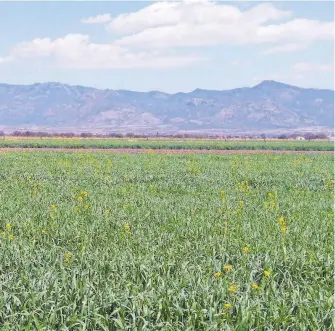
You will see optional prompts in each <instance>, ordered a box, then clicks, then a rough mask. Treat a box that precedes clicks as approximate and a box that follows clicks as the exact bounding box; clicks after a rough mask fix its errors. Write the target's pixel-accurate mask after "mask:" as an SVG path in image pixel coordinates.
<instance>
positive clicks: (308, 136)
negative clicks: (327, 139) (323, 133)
mask: <svg viewBox="0 0 335 331" xmlns="http://www.w3.org/2000/svg"><path fill="white" fill-rule="evenodd" d="M304 138H305V139H306V140H309V141H311V140H313V139H315V134H314V133H312V132H307V133H305V134H304Z"/></svg>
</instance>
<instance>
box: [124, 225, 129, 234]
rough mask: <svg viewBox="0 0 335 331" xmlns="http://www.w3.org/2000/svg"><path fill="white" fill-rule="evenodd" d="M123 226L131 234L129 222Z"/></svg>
mask: <svg viewBox="0 0 335 331" xmlns="http://www.w3.org/2000/svg"><path fill="white" fill-rule="evenodd" d="M123 228H124V231H126V233H128V234H131V229H130V225H129V224H125V225H124V227H123Z"/></svg>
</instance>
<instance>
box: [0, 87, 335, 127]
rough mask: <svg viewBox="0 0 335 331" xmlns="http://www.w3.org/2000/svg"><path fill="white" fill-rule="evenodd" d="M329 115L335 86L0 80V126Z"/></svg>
mask: <svg viewBox="0 0 335 331" xmlns="http://www.w3.org/2000/svg"><path fill="white" fill-rule="evenodd" d="M333 123H334V91H332V90H322V89H312V88H308V89H306V88H299V87H296V86H291V85H287V84H283V83H278V82H275V81H263V82H262V83H260V84H258V85H256V86H254V87H251V88H250V87H245V88H237V89H233V90H224V91H215V90H202V89H196V90H194V91H193V92H189V93H176V94H168V93H163V92H159V91H152V92H132V91H127V90H99V89H94V88H90V87H83V86H70V85H66V84H60V83H43V84H33V85H27V86H24V85H8V84H0V126H1V127H13V128H14V127H31V126H34V127H35V128H52V129H58V130H61V129H62V128H75V129H88V130H92V131H94V130H96V129H104V130H106V131H113V130H114V131H125V132H135V131H148V130H151V131H152V130H159V131H160V132H162V131H164V130H165V131H178V130H198V131H206V130H213V129H217V130H234V129H235V130H239V131H244V130H273V129H294V128H304V127H315V126H321V127H329V128H332V127H333Z"/></svg>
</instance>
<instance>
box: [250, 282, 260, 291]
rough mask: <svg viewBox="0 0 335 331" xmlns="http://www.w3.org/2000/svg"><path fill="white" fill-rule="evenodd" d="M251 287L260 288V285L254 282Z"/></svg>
mask: <svg viewBox="0 0 335 331" xmlns="http://www.w3.org/2000/svg"><path fill="white" fill-rule="evenodd" d="M251 287H252V288H253V289H254V290H259V286H258V284H256V283H254V284H252V285H251Z"/></svg>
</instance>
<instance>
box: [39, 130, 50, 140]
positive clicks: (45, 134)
mask: <svg viewBox="0 0 335 331" xmlns="http://www.w3.org/2000/svg"><path fill="white" fill-rule="evenodd" d="M36 137H41V138H42V137H49V133H48V132H42V131H39V132H36Z"/></svg>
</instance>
